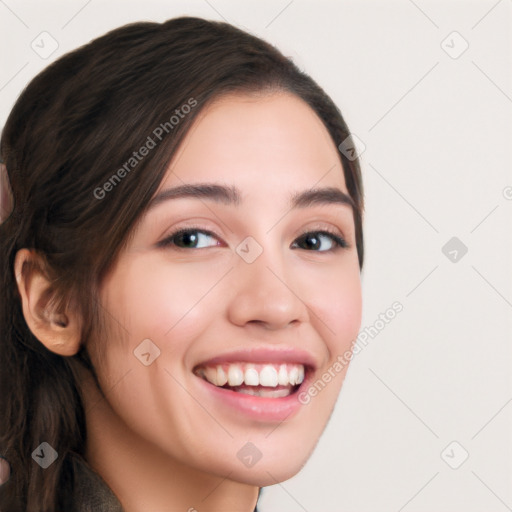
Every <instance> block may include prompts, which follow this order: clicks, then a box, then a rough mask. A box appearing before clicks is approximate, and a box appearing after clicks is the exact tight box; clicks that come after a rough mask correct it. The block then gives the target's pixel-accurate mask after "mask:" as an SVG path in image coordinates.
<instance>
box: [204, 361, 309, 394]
mask: <svg viewBox="0 0 512 512" xmlns="http://www.w3.org/2000/svg"><path fill="white" fill-rule="evenodd" d="M311 371H312V367H310V366H309V365H304V364H301V363H288V362H286V363H285V362H282V363H274V362H271V363H250V362H243V361H237V362H229V363H228V362H225V363H219V364H204V365H199V366H197V367H196V368H195V369H194V374H195V375H196V376H198V377H200V378H202V379H203V380H205V381H206V382H208V383H209V384H211V385H212V386H215V387H217V388H221V389H225V390H228V391H233V392H234V393H241V394H244V395H251V396H254V397H261V398H267V399H268V398H274V399H278V398H285V397H288V396H290V395H293V394H295V393H297V391H298V389H299V388H300V386H301V384H302V383H303V382H304V379H305V377H306V376H307V375H308V374H309V373H310V372H311Z"/></svg>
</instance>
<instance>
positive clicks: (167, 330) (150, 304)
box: [103, 262, 217, 341]
mask: <svg viewBox="0 0 512 512" xmlns="http://www.w3.org/2000/svg"><path fill="white" fill-rule="evenodd" d="M207 274H208V275H205V276H202V275H196V273H194V272H193V270H191V269H189V268H180V266H176V265H175V266H174V268H171V266H170V265H169V266H166V265H165V264H164V265H163V264H162V263H161V262H159V263H157V262H154V264H152V263H151V262H149V263H148V262H146V263H145V264H139V263H136V264H132V265H131V266H130V267H129V268H124V269H122V271H121V272H119V273H118V274H117V275H114V276H113V278H112V280H111V281H110V282H109V283H108V284H107V286H106V287H105V291H106V293H105V294H104V296H103V300H104V301H105V303H106V304H107V305H108V308H109V310H110V311H111V312H112V315H113V316H114V317H115V318H116V319H118V320H119V322H120V323H121V324H122V326H123V327H124V328H125V329H126V331H127V332H128V333H129V337H130V338H131V339H132V340H133V341H135V340H137V339H138V338H141V340H142V339H144V338H151V337H152V336H153V337H155V338H156V339H160V340H161V339H164V338H165V337H166V336H172V333H173V331H175V332H176V331H180V332H181V331H182V330H183V329H184V328H185V329H186V328H187V327H186V326H188V325H189V324H190V319H191V318H193V319H194V321H195V322H197V321H198V320H199V318H202V319H203V322H204V321H206V320H207V319H206V318H205V317H204V314H205V311H204V308H201V307H200V302H201V300H202V298H203V297H204V296H205V294H206V293H207V292H208V289H209V288H210V287H211V286H212V284H213V283H215V280H216V279H217V277H216V276H215V275H212V274H213V273H212V270H211V268H209V269H208V272H207ZM203 277H204V278H203ZM198 311H201V312H202V315H201V316H199V314H198Z"/></svg>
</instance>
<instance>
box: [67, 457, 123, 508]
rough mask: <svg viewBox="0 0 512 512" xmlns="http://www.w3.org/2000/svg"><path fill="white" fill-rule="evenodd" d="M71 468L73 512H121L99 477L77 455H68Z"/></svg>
mask: <svg viewBox="0 0 512 512" xmlns="http://www.w3.org/2000/svg"><path fill="white" fill-rule="evenodd" d="M69 460H70V463H71V465H72V467H73V473H74V483H73V492H72V494H73V500H72V502H73V505H74V509H75V512H123V508H122V506H121V503H120V502H119V500H118V499H117V497H116V496H115V494H114V493H113V492H112V490H111V489H110V488H109V487H108V485H107V484H106V483H105V481H104V480H103V479H102V478H101V476H100V475H99V474H98V473H96V472H95V471H94V470H93V469H92V468H91V467H90V466H89V464H88V463H87V461H86V460H85V459H84V458H83V457H81V456H80V455H78V454H75V453H72V454H69Z"/></svg>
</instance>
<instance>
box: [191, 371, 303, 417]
mask: <svg viewBox="0 0 512 512" xmlns="http://www.w3.org/2000/svg"><path fill="white" fill-rule="evenodd" d="M196 377H197V376H196ZM197 378H198V379H199V381H200V384H201V386H202V388H203V389H205V390H206V391H207V392H208V393H209V394H210V396H212V397H213V400H215V401H218V403H220V404H222V405H223V406H226V405H227V406H228V407H229V408H231V409H234V410H235V411H236V412H238V413H242V414H244V415H245V416H248V417H249V418H251V419H255V420H258V421H264V422H272V423H275V422H282V421H284V420H286V419H290V418H292V417H293V416H295V414H297V412H298V411H299V409H300V408H301V406H302V405H303V404H301V403H300V402H299V399H298V397H299V393H300V392H301V391H302V389H305V387H306V386H307V381H309V378H306V379H304V382H302V384H301V385H300V386H299V387H298V388H297V390H296V391H295V392H294V393H292V394H290V395H288V396H283V397H280V398H264V397H261V396H253V395H246V394H244V393H238V392H236V391H231V390H229V389H225V388H219V387H217V386H214V385H213V384H210V383H209V382H207V381H206V380H204V379H203V378H201V377H197Z"/></svg>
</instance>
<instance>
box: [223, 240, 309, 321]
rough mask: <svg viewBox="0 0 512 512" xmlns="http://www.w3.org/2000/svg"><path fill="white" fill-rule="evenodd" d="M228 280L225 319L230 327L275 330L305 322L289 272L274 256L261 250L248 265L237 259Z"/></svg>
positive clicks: (303, 308)
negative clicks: (230, 290) (230, 287)
mask: <svg viewBox="0 0 512 512" xmlns="http://www.w3.org/2000/svg"><path fill="white" fill-rule="evenodd" d="M232 279H233V280H234V285H233V288H234V293H232V294H231V295H230V302H229V305H228V316H229V320H230V321H231V322H232V323H233V324H235V325H237V326H240V327H242V326H245V325H247V324H255V325H260V326H261V327H262V328H264V329H266V330H277V329H283V328H287V327H289V326H292V325H299V324H300V323H302V322H305V321H307V319H308V308H307V306H306V304H305V302H304V301H303V298H302V297H300V296H299V293H297V290H296V289H297V288H298V287H297V279H296V277H295V276H294V274H293V270H292V269H291V268H290V266H288V268H286V267H285V265H284V264H283V258H282V257H279V256H278V255H277V254H274V255H271V254H270V251H269V250H264V251H263V253H262V254H261V255H260V256H259V257H258V258H257V259H256V260H255V261H253V262H252V263H247V262H245V261H244V260H242V259H240V260H239V261H238V262H237V264H236V268H235V270H234V272H233V276H232Z"/></svg>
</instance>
